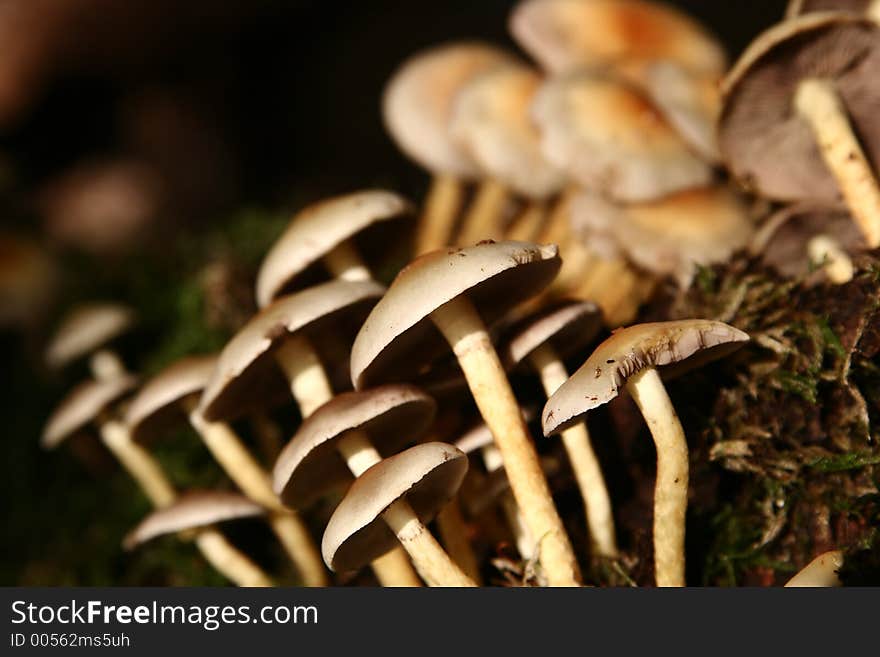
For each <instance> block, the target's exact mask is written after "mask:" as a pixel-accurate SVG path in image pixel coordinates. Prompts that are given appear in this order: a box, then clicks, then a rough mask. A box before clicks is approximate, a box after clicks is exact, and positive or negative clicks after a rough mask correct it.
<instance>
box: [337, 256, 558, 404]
mask: <svg viewBox="0 0 880 657" xmlns="http://www.w3.org/2000/svg"><path fill="white" fill-rule="evenodd" d="M559 266H560V260H559V254H558V250H557V248H556V246H554V245H539V244H530V243H526V242H481V243H479V244H477V245H476V246H471V247H466V248H462V249H455V248H451V249H442V250H439V251H434V252H432V253H427V254H425V255H423V256H420V257H419V258H417V259H416V260H414V261H412V262H411V263H410V264H409V265H407V266H406V267H405V268H404V269H403V270H402V271H401V272H400V273H399V274H398V275H397V278H395V279H394V281H393V282H392V283H391V286H390V287H389V288H388V291H387V292H386V294H385V296H384V297H382V299H381V300H380V301H379V303H378V304H376V306H375V308H373V311H372V312H371V313H370V315H369V316H368V317H367V320H366V321H365V322H364V325H363V326H362V327H361V330H360V333H358V335H357V337H356V338H355V341H354V345H353V346H352V350H351V379H352V382H353V383H354V387H355V388H356V389H360V388H364V387H367V386H369V385H372V384H374V383H379V382H387V381H393V380H397V381H401V380H407V377H411V376H412V375H414V374H416V373H417V372H418V370H419V367H420V366H421V365H424V364H425V363H426V362H430V361H431V360H432V359H433V357H434V356H435V355H436V354H438V353H441V352H442V351H443V350H448V346H447V345H446V343H445V341H444V340H443V338H442V336H441V335H440V333H439V331H437V329H435V328H434V326H433V324H432V322H431V320H430V318H429V317H430V315H431V313H432V312H434V311H435V310H436V309H437V308H439V307H440V306H442V305H443V304H445V303H447V302H449V301H451V300H452V299H455V298H456V297H459V296H461V295H467V296H468V297H469V298H470V299H471V301H472V302H473V303H474V306H475V307H476V308H477V310H478V311H479V312H480V314H481V315H482V316H483V318H484V320H486V321H487V323H490V322H491V320H493V319H496V318H498V317H499V316H501V315H503V314H504V313H505V312H507V311H508V310H509V309H510V308H512V307H514V306H515V305H516V304H518V303H520V302H522V301H524V300H526V299H528V298H529V297H531V296H534V295H535V294H537V293H538V292H540V291H541V290H543V289H544V288H545V287H546V286H547V285H548V284H549V283H550V282H551V281H552V280H553V278H554V277H555V276H556V273H557V272H558V271H559Z"/></svg>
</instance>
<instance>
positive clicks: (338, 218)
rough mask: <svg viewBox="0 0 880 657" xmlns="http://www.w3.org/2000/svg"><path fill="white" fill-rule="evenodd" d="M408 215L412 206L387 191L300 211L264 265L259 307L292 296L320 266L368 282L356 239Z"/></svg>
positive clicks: (357, 194)
mask: <svg viewBox="0 0 880 657" xmlns="http://www.w3.org/2000/svg"><path fill="white" fill-rule="evenodd" d="M410 214H412V206H411V205H410V203H409V201H407V200H406V199H404V198H403V197H401V196H399V195H398V194H395V193H393V192H387V191H384V190H365V191H360V192H355V193H352V194H346V195H343V196H337V197H334V198H330V199H326V200H323V201H320V202H318V203H314V204H313V205H310V206H308V207H306V208H304V209H303V210H300V211H299V212H298V213H297V214H296V216H294V218H293V219H292V220H291V222H290V225H289V226H288V227H287V229H286V230H285V231H284V233H283V234H282V235H281V237H279V238H278V240H277V241H276V242H275V244H273V245H272V248H271V249H270V250H269V253H267V254H266V257H265V258H264V259H263V262H262V264H261V265H260V270H259V272H258V273H257V287H256V295H257V304H258V305H259V306H260V307H261V308H263V307H265V306H267V305H268V304H269V303H270V302H271V301H272V300H273V299H276V298H277V297H279V296H281V295H282V294H284V293H285V292H287V291H290V288H291V287H292V284H293V283H294V282H295V280H296V279H298V278H301V277H302V276H303V274H304V273H305V272H306V270H308V269H309V268H310V267H312V266H313V265H315V264H316V263H317V262H319V261H320V262H321V263H323V264H324V266H326V268H327V269H328V270H329V271H330V273H332V274H333V276H334V277H336V278H341V279H344V280H351V281H366V280H369V279H370V278H372V276H371V275H370V271H369V269H368V268H367V265H366V264H365V263H364V262H363V261H362V259H361V257H360V255H359V253H358V249H357V247H356V245H355V243H354V238H355V237H356V236H357V235H358V234H359V233H363V232H364V231H366V230H367V229H369V228H371V227H373V226H378V225H381V224H384V223H386V222H390V221H393V220H396V219H400V218H402V217H406V216H409V215H410Z"/></svg>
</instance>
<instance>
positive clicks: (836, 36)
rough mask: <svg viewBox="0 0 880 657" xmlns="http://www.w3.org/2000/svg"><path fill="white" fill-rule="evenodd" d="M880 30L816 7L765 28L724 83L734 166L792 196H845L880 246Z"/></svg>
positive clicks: (725, 131) (769, 192) (767, 188)
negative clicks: (877, 166)
mask: <svg viewBox="0 0 880 657" xmlns="http://www.w3.org/2000/svg"><path fill="white" fill-rule="evenodd" d="M878 69H880V27H878V24H877V23H876V22H875V21H873V20H871V19H870V18H868V17H865V16H861V15H859V14H854V13H851V12H819V13H808V14H804V15H802V16H798V17H797V18H794V19H791V20H787V21H784V22H782V23H780V24H778V25H776V26H774V27H772V28H770V29H769V30H767V31H766V32H764V33H763V34H761V35H760V36H759V37H758V38H757V39H756V40H755V41H754V42H753V43H752V44H751V46H749V48H748V49H747V50H746V51H745V52H744V53H743V55H742V56H741V57H740V59H739V61H738V62H737V63H736V65H735V66H734V68H733V70H731V72H730V73H729V74H728V75H727V77H726V78H725V80H724V82H723V85H722V92H723V97H724V104H723V109H722V113H721V117H720V123H719V133H718V134H719V144H720V147H721V152H722V155H723V157H724V160H725V162H726V163H727V165H728V167H729V168H730V170H731V171H732V173H733V174H734V175H735V176H736V177H737V178H738V179H739V180H740V181H742V182H743V184H745V185H746V186H748V187H750V188H752V189H754V190H755V191H757V192H758V193H760V194H762V195H764V196H767V197H769V198H772V199H776V200H782V201H815V202H821V203H834V202H836V201H837V200H838V198H839V197H840V196H842V197H843V199H844V201H845V202H846V204H847V206H848V207H849V209H850V212H851V213H852V217H853V220H854V221H855V222H856V224H857V225H858V226H859V229H860V230H861V231H862V233H863V234H864V237H865V243H866V244H867V246H868V247H869V248H876V247H877V246H880V187H878V183H877V177H876V172H875V171H873V170H872V168H871V162H875V163H876V162H878V161H880V123H878V121H877V111H876V110H877V98H878V89H880V87H878V84H877V76H876V71H877V70H878Z"/></svg>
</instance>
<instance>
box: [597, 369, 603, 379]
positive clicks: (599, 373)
mask: <svg viewBox="0 0 880 657" xmlns="http://www.w3.org/2000/svg"><path fill="white" fill-rule="evenodd" d="M600 376H602V368H601V367H597V368H596V378H597V379H598V378H599V377H600Z"/></svg>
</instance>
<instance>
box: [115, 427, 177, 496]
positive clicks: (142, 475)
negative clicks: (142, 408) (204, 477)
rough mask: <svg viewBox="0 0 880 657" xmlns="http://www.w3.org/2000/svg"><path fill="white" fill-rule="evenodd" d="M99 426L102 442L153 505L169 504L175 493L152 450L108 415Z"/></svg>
mask: <svg viewBox="0 0 880 657" xmlns="http://www.w3.org/2000/svg"><path fill="white" fill-rule="evenodd" d="M99 429H100V433H101V440H102V441H103V443H104V445H106V446H107V448H108V449H109V450H110V451H111V452H113V454H114V456H116V458H117V459H119V462H120V463H121V464H122V466H123V467H124V468H125V469H126V470H127V471H128V473H129V474H130V475H131V476H132V477H133V478H134V480H135V481H136V482H137V483H138V486H140V488H141V490H143V491H144V494H145V495H146V496H147V497H148V498H149V500H150V502H152V503H153V506H155V507H157V508H162V507H166V506H168V505H169V504H171V503H172V502H173V501H174V498H175V497H177V493H176V492H175V491H174V486H172V485H171V482H170V481H169V480H168V478H167V477H166V476H165V473H164V472H163V471H162V466H160V465H159V463H158V462H157V461H156V459H155V458H153V456H152V454H150V453H149V452H148V451H147V450H145V449H144V448H143V447H141V446H140V445H138V444H137V443H135V442H134V441H133V440H132V439H131V434H130V432H129V431H128V429H127V428H126V427H125V425H124V424H122V423H121V422H119V421H117V420H113V419H108V420H105V421H103V422H101V423H100V427H99Z"/></svg>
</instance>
